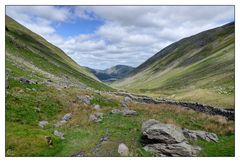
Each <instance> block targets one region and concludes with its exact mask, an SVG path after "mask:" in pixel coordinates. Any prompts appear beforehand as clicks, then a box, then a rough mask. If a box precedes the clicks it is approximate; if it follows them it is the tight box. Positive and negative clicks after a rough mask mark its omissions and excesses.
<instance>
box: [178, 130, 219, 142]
mask: <svg viewBox="0 0 240 162" xmlns="http://www.w3.org/2000/svg"><path fill="white" fill-rule="evenodd" d="M182 131H183V134H184V136H185V137H186V138H188V139H191V140H197V139H199V138H200V139H203V140H206V141H214V142H218V140H219V139H218V136H217V135H216V134H215V133H210V132H205V131H201V130H188V129H186V128H184V129H182Z"/></svg>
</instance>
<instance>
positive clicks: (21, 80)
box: [19, 78, 36, 84]
mask: <svg viewBox="0 0 240 162" xmlns="http://www.w3.org/2000/svg"><path fill="white" fill-rule="evenodd" d="M19 81H20V82H22V83H26V84H36V81H33V80H29V79H26V78H19Z"/></svg>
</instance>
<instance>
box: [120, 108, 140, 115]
mask: <svg viewBox="0 0 240 162" xmlns="http://www.w3.org/2000/svg"><path fill="white" fill-rule="evenodd" d="M123 115H124V116H136V115H138V113H137V112H136V111H134V110H130V109H124V111H123Z"/></svg>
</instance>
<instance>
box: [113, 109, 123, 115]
mask: <svg viewBox="0 0 240 162" xmlns="http://www.w3.org/2000/svg"><path fill="white" fill-rule="evenodd" d="M111 113H112V114H120V113H122V112H121V110H119V109H113V110H111Z"/></svg>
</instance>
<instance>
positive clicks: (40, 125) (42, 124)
mask: <svg viewBox="0 0 240 162" xmlns="http://www.w3.org/2000/svg"><path fill="white" fill-rule="evenodd" d="M47 124H48V121H46V120H43V121H40V122H39V123H38V126H39V127H41V128H44V127H45V126H46V125H47Z"/></svg>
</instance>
